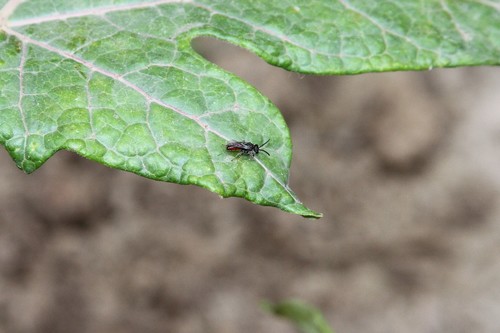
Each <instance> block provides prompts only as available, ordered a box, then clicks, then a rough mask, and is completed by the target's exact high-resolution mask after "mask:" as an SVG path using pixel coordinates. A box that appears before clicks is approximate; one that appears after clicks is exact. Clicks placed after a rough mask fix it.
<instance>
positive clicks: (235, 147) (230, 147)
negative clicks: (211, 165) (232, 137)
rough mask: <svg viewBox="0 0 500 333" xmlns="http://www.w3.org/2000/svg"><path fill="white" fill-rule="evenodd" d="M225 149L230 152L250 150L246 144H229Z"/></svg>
mask: <svg viewBox="0 0 500 333" xmlns="http://www.w3.org/2000/svg"><path fill="white" fill-rule="evenodd" d="M226 149H227V150H232V151H242V150H244V151H247V150H250V149H251V147H250V146H249V145H248V144H247V143H246V142H230V143H228V144H227V145H226Z"/></svg>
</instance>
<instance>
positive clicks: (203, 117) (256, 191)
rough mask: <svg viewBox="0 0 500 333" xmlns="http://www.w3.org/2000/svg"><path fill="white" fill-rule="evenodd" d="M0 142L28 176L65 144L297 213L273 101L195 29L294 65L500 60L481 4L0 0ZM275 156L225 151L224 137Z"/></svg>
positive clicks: (326, 67)
mask: <svg viewBox="0 0 500 333" xmlns="http://www.w3.org/2000/svg"><path fill="white" fill-rule="evenodd" d="M0 6H1V8H2V9H1V10H0V30H1V32H0V144H2V145H4V146H5V147H6V149H7V151H8V152H9V153H10V155H11V156H12V158H13V159H14V161H15V162H16V164H17V165H18V166H19V167H20V168H21V169H23V170H24V171H26V172H32V171H34V170H36V169H37V168H38V167H40V165H42V164H43V163H44V162H45V161H46V160H47V159H48V158H49V157H50V156H52V155H53V154H54V153H55V152H56V151H58V150H61V149H66V150H71V151H74V152H76V153H78V154H80V155H82V156H85V157H87V158H89V159H92V160H95V161H98V162H100V163H103V164H105V165H108V166H110V167H114V168H118V169H122V170H127V171H131V172H135V173H137V174H140V175H142V176H145V177H149V178H152V179H157V180H163V181H168V182H175V183H180V184H195V185H199V186H202V187H205V188H207V189H209V190H211V191H213V192H215V193H218V194H219V195H221V196H223V197H230V196H237V197H243V198H246V199H248V200H250V201H253V202H255V203H257V204H261V205H270V206H275V207H278V208H280V209H282V210H285V211H288V212H292V213H295V214H300V215H303V216H306V217H320V214H318V213H316V212H314V211H312V210H310V209H308V208H306V207H305V206H304V205H303V204H302V203H301V202H300V201H299V200H298V199H297V197H296V195H295V194H294V193H293V192H292V191H291V190H290V188H289V187H288V175H289V167H290V162H291V151H292V149H291V148H292V146H291V141H290V135H289V132H288V128H287V126H286V124H285V122H284V120H283V117H282V116H281V114H280V113H279V111H278V110H277V109H276V107H275V106H274V105H273V104H272V103H271V102H270V101H269V100H268V99H267V98H265V97H264V96H262V95H261V94H260V93H259V92H258V91H256V90H255V89H254V88H253V87H251V86H250V85H249V84H247V83H246V82H244V81H242V80H241V79H239V78H238V77H236V76H234V75H232V74H231V73H227V72H225V71H223V70H222V69H220V68H218V67H217V66H215V65H213V64H212V63H210V62H208V61H206V60H205V59H204V58H202V57H201V56H199V55H198V54H197V53H196V52H194V50H193V49H192V47H191V41H192V39H193V38H194V37H196V36H213V37H217V38H220V39H224V40H226V41H229V42H232V43H234V44H236V45H240V46H243V47H246V48H248V49H250V50H251V51H253V52H255V53H256V54H258V55H259V56H261V57H262V58H264V59H265V60H266V61H268V62H269V63H272V64H275V65H278V66H281V67H283V68H286V69H289V70H294V71H299V72H303V73H318V74H334V73H336V74H339V73H361V72H367V71H386V70H397V69H424V68H432V67H438V66H460V65H479V64H498V63H499V59H500V24H499V23H500V14H499V12H500V9H499V7H500V5H498V4H497V3H495V2H493V1H491V0H489V1H488V0H482V1H472V0H469V1H466V0H454V1H446V0H427V1H417V0H413V1H410V0H406V1H397V2H396V1H373V2H368V1H360V0H358V1H354V0H351V1H347V0H341V1H333V0H312V1H311V0H302V1H291V0H289V1H270V0H266V1H251V0H245V1H229V0H218V1H212V0H211V1H209V0H205V1H189V0H185V1H181V2H175V1H172V0H151V1H140V0H135V1H134V0H93V1H91V0H75V1H69V0H68V1H64V0H52V1H47V0H27V1H24V2H22V1H19V0H10V1H6V0H0ZM267 139H270V143H269V144H268V145H267V146H266V150H268V151H269V152H270V153H271V156H267V155H264V154H259V155H258V157H257V158H255V159H253V158H250V157H242V158H239V159H236V160H233V156H232V155H231V154H230V153H229V152H227V151H226V150H225V145H226V143H227V142H229V141H232V140H238V141H251V142H253V143H257V144H261V143H263V142H264V141H265V140H267Z"/></svg>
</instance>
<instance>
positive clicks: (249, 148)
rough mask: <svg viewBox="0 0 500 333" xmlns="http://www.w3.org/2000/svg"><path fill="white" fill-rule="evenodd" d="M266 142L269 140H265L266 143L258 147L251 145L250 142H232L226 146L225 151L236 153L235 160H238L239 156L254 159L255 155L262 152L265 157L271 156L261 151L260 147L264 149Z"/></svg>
mask: <svg viewBox="0 0 500 333" xmlns="http://www.w3.org/2000/svg"><path fill="white" fill-rule="evenodd" d="M268 142H269V140H267V141H266V142H264V143H263V144H261V145H260V146H259V145H256V144H253V143H251V142H244V141H234V142H229V143H228V144H227V145H226V149H227V150H229V151H237V152H238V155H236V157H235V158H238V157H240V156H241V155H248V156H252V157H254V156H255V155H257V154H258V153H259V152H261V151H263V152H264V153H266V154H267V155H269V156H271V155H270V154H269V153H268V152H267V151H265V150H264V149H262V147H264V146H265V145H266V144H267V143H268Z"/></svg>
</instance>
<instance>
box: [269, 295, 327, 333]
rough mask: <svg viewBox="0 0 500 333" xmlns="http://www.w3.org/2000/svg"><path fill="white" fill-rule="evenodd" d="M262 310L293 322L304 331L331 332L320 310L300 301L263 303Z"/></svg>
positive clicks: (313, 332) (309, 332)
mask: <svg viewBox="0 0 500 333" xmlns="http://www.w3.org/2000/svg"><path fill="white" fill-rule="evenodd" d="M263 308H264V310H266V311H268V312H270V313H272V314H274V315H276V316H280V317H283V318H285V319H288V320H290V321H291V322H293V323H294V324H295V325H296V326H297V327H298V328H299V329H300V330H301V331H302V332H304V333H333V330H332V329H331V328H330V325H329V324H328V322H327V321H326V320H325V318H324V317H323V315H322V314H321V312H320V311H319V310H317V309H315V308H314V307H312V306H310V305H307V304H304V303H302V302H300V301H294V300H292V301H285V302H281V303H276V304H272V303H268V302H266V303H264V304H263Z"/></svg>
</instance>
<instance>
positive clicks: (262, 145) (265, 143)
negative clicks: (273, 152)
mask: <svg viewBox="0 0 500 333" xmlns="http://www.w3.org/2000/svg"><path fill="white" fill-rule="evenodd" d="M269 140H271V139H267V141H266V142H264V143H263V144H261V145H260V146H259V148H260V147H264V146H265V145H267V143H268V142H269ZM266 153H267V152H266Z"/></svg>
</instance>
